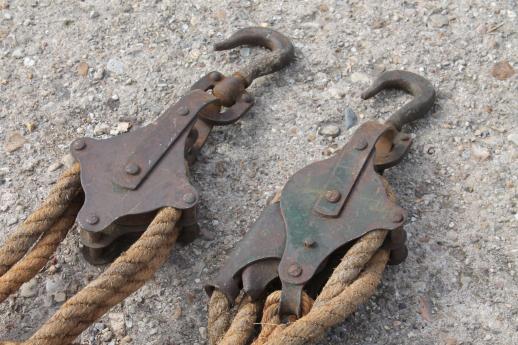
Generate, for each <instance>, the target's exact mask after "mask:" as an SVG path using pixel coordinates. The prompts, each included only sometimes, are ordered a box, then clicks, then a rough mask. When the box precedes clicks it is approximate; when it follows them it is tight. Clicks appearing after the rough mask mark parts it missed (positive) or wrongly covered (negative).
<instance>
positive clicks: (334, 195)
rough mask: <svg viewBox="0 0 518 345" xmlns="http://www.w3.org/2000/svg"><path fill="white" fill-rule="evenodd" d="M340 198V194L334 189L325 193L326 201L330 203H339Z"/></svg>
mask: <svg viewBox="0 0 518 345" xmlns="http://www.w3.org/2000/svg"><path fill="white" fill-rule="evenodd" d="M341 197H342V193H340V192H339V191H337V190H336V189H333V190H328V191H327V192H326V200H327V201H329V202H330V203H333V204H334V203H337V202H338V201H340V198H341Z"/></svg>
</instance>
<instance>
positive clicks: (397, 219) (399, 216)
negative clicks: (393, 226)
mask: <svg viewBox="0 0 518 345" xmlns="http://www.w3.org/2000/svg"><path fill="white" fill-rule="evenodd" d="M403 219H405V217H404V216H403V213H401V212H397V213H395V214H394V215H393V216H392V221H393V222H394V223H401V222H402V221H403Z"/></svg>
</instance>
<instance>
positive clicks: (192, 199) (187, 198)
mask: <svg viewBox="0 0 518 345" xmlns="http://www.w3.org/2000/svg"><path fill="white" fill-rule="evenodd" d="M183 201H185V202H186V203H188V204H192V203H193V202H195V201H196V195H194V193H185V194H184V195H183Z"/></svg>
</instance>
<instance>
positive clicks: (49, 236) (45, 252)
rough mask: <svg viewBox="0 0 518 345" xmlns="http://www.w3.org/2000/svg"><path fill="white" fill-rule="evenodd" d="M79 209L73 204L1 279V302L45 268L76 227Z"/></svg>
mask: <svg viewBox="0 0 518 345" xmlns="http://www.w3.org/2000/svg"><path fill="white" fill-rule="evenodd" d="M79 208H80V203H79V202H78V201H75V202H72V203H71V205H70V206H69V207H68V208H67V209H66V211H65V213H63V215H62V216H61V218H59V219H58V220H57V221H56V222H55V223H54V225H52V227H51V228H50V229H49V230H48V231H47V232H46V233H44V234H43V236H42V237H41V238H40V240H39V241H38V243H36V245H35V246H34V247H33V248H32V249H31V250H30V251H29V253H28V254H27V255H26V256H25V257H23V259H21V260H20V261H18V262H17V263H16V264H14V265H13V266H12V267H11V268H10V269H9V270H8V271H7V272H6V273H5V274H4V275H3V276H1V277H0V302H2V301H4V300H5V299H6V298H7V297H9V295H10V294H12V293H13V292H15V291H16V290H18V288H19V287H20V286H21V285H22V284H23V283H25V282H26V281H29V280H31V279H32V278H33V277H34V276H35V275H36V274H37V273H38V272H39V271H40V270H41V269H42V268H43V267H44V266H45V264H46V263H47V262H48V260H49V259H50V257H51V256H52V254H53V253H54V252H55V251H56V248H57V246H58V245H59V244H60V243H61V241H63V239H64V238H65V236H66V235H67V233H68V230H69V229H70V228H71V227H72V225H74V221H75V219H76V215H77V213H78V212H79Z"/></svg>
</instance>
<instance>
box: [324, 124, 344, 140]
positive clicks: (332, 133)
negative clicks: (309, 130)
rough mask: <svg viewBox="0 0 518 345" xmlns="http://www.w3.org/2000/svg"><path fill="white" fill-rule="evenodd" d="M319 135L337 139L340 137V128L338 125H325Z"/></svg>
mask: <svg viewBox="0 0 518 345" xmlns="http://www.w3.org/2000/svg"><path fill="white" fill-rule="evenodd" d="M319 134H320V135H324V136H327V137H331V138H336V137H337V136H339V135H340V127H338V126H336V125H325V126H324V127H322V128H321V129H320V132H319Z"/></svg>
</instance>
